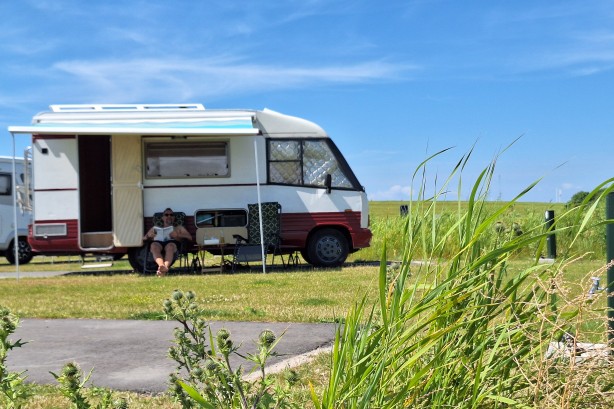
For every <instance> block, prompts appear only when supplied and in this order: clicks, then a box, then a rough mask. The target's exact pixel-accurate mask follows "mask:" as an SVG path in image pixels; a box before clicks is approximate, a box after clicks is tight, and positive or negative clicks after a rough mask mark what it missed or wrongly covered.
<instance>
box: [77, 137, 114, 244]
mask: <svg viewBox="0 0 614 409" xmlns="http://www.w3.org/2000/svg"><path fill="white" fill-rule="evenodd" d="M109 141H110V137H109V135H82V136H79V137H78V138H77V142H78V151H79V153H78V154H79V228H80V232H81V237H80V243H81V247H82V248H85V249H88V248H109V247H111V245H112V242H111V235H110V232H111V151H110V145H109Z"/></svg>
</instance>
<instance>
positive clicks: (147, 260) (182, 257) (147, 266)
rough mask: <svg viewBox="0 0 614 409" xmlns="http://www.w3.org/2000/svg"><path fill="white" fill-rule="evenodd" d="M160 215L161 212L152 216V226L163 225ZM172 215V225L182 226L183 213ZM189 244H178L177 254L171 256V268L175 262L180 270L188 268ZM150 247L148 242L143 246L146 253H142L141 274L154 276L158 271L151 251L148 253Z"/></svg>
mask: <svg viewBox="0 0 614 409" xmlns="http://www.w3.org/2000/svg"><path fill="white" fill-rule="evenodd" d="M162 213H163V212H157V213H154V215H153V225H154V226H157V227H162V226H163V225H164V222H163V221H162ZM174 213H175V222H174V223H173V225H174V226H183V225H184V223H185V213H184V212H174ZM190 244H191V243H189V241H188V240H182V241H180V242H179V245H178V246H177V252H176V253H175V254H174V256H173V262H172V263H171V266H172V265H173V264H175V263H176V262H179V268H180V269H188V268H190V264H189V261H188V254H189V251H188V250H189V248H190ZM150 245H151V242H148V243H147V244H146V245H145V246H144V247H145V248H146V251H144V255H143V256H144V261H143V274H155V272H156V271H157V270H158V265H157V264H156V262H155V260H154V259H153V256H152V254H151V251H149V246H150Z"/></svg>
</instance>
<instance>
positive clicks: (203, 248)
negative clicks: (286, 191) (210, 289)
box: [198, 242, 226, 273]
mask: <svg viewBox="0 0 614 409" xmlns="http://www.w3.org/2000/svg"><path fill="white" fill-rule="evenodd" d="M225 248H226V243H224V242H222V243H217V244H200V243H199V244H198V259H199V260H200V265H201V272H202V273H205V272H210V271H219V272H220V273H223V272H224V271H225V270H226V259H225V255H224V250H225ZM209 250H216V251H217V250H219V253H220V257H221V260H220V265H219V266H209V267H207V266H206V265H205V261H206V259H207V253H208V252H209ZM211 257H213V255H212V256H211Z"/></svg>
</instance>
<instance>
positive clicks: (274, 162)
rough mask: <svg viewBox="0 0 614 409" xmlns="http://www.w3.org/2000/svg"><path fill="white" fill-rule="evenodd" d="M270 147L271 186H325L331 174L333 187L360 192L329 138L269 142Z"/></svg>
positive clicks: (354, 178) (353, 177) (352, 174)
mask: <svg viewBox="0 0 614 409" xmlns="http://www.w3.org/2000/svg"><path fill="white" fill-rule="evenodd" d="M268 148H269V149H268V163H269V183H278V184H286V185H298V186H316V187H324V186H325V182H326V175H331V178H332V187H334V188H341V189H357V190H359V189H361V188H360V185H359V184H358V181H357V180H356V177H355V176H354V173H353V172H352V171H351V170H350V168H349V166H348V165H347V163H346V162H345V159H344V158H343V156H341V154H340V153H339V151H338V150H337V149H336V147H335V146H334V145H333V144H332V142H331V141H330V140H329V139H316V140H292V139H283V140H280V139H270V140H269V146H268Z"/></svg>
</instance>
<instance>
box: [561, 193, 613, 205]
mask: <svg viewBox="0 0 614 409" xmlns="http://www.w3.org/2000/svg"><path fill="white" fill-rule="evenodd" d="M603 191H604V189H601V190H599V191H597V192H596V193H595V194H594V195H593V196H592V197H591V198H590V200H589V203H591V202H594V201H595V200H596V199H597V198H598V197H599V196H601V194H602V193H603ZM589 194H590V193H589V192H584V191H580V192H577V193H574V195H573V196H572V197H571V199H569V201H568V202H567V207H574V206H578V205H579V204H580V203H582V202H583V201H584V199H586V198H587V196H588V195H589Z"/></svg>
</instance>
